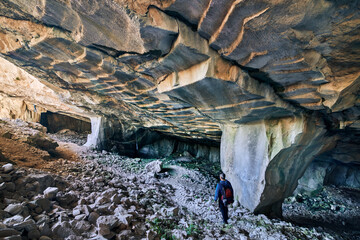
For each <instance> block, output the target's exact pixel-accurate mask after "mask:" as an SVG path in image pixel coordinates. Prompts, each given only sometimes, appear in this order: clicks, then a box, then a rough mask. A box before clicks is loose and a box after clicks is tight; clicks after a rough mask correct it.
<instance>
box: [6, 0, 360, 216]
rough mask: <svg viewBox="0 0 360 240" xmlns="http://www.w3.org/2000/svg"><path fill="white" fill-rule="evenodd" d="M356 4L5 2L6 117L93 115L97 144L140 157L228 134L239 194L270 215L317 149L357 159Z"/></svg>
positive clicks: (210, 151)
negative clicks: (351, 136) (348, 135)
mask: <svg viewBox="0 0 360 240" xmlns="http://www.w3.org/2000/svg"><path fill="white" fill-rule="evenodd" d="M359 5H360V3H359V1H312V0H308V1H260V0H253V1H250V0H246V1H239V0H205V1H200V0H194V1H187V0H167V1H160V0H141V1H128V0H97V1H78V0H66V1H64V0H45V1H36V0H33V1H25V0H4V1H1V2H0V61H1V62H0V77H1V81H0V90H1V91H0V99H1V103H0V107H1V109H0V115H1V116H2V117H10V118H22V119H25V120H32V121H38V120H39V118H40V115H41V112H46V111H52V112H62V113H66V114H67V115H69V116H72V117H74V118H78V119H84V118H86V119H91V122H92V133H91V135H90V136H89V139H88V143H87V145H88V146H92V147H97V148H100V149H107V150H116V151H119V152H122V153H125V154H130V155H136V154H137V153H138V152H139V151H142V153H144V152H147V153H149V154H150V152H151V153H159V151H160V150H161V147H162V146H163V144H162V143H161V140H163V139H164V135H166V136H167V138H168V139H169V142H167V143H166V144H165V142H163V143H164V144H165V145H167V146H169V148H173V149H177V148H175V147H174V146H173V141H174V140H173V139H178V140H181V141H179V143H186V142H188V143H193V144H195V145H196V144H202V145H207V146H201V147H196V148H195V147H194V149H197V150H194V151H193V152H192V155H194V156H195V155H199V156H210V155H211V156H213V157H211V158H212V159H219V157H218V156H219V154H216V153H214V151H215V150H214V148H215V149H216V148H217V147H219V144H220V143H221V154H220V158H221V163H222V168H223V170H224V171H225V172H226V173H228V175H229V176H230V179H231V180H232V181H233V182H234V183H235V185H236V186H237V189H238V193H237V195H238V197H239V200H240V202H241V203H242V204H244V205H246V206H247V207H248V208H250V209H253V210H254V211H259V212H269V211H270V210H269V209H273V208H274V206H276V205H277V204H278V202H281V201H282V199H283V198H284V197H285V196H286V195H289V194H291V193H292V191H293V190H294V189H295V188H296V185H297V181H298V179H299V178H300V177H301V176H302V175H303V173H304V172H305V169H306V168H307V166H308V165H309V164H310V163H311V161H312V160H313V159H314V158H315V157H316V156H317V155H319V154H322V153H323V152H328V154H331V156H332V157H333V158H334V159H342V160H344V161H347V162H353V161H354V159H358V158H357V157H356V156H358V155H359V151H358V148H352V149H353V150H352V151H353V153H352V154H351V157H345V156H344V155H345V154H344V151H343V149H345V148H347V146H349V145H351V144H352V143H351V141H352V140H351V139H346V138H345V137H344V134H343V131H345V130H346V129H348V128H351V129H352V131H354V132H355V133H356V132H358V131H359V126H360V121H359V116H360V108H359V95H360V94H359V93H360V90H359V89H360V70H359V69H360V59H359V57H358V56H359V55H360V47H359V40H358V39H359V37H360V32H359V28H358V26H359V23H360V22H359V21H360V11H359ZM329 130H331V131H329ZM334 131H338V132H336V133H334ZM334 139H335V140H334ZM341 139H343V141H342V140H341ZM334 142H336V143H337V148H336V149H335V150H332V149H331V148H332V146H333V143H334ZM351 146H352V145H351ZM192 150H193V149H192ZM328 150H329V151H328ZM161 151H162V150H161ZM161 151H160V152H161ZM196 151H198V152H201V153H199V154H198V153H196ZM165 152H166V151H165ZM169 152H170V150H169ZM324 154H325V153H324ZM160 155H161V154H160ZM327 156H329V155H327ZM354 156H355V157H354ZM209 158H210V157H209ZM355 161H356V160H355ZM291 166H292V167H291ZM244 184H245V185H246V187H244ZM249 200H251V201H252V202H251V203H250V202H249ZM275 208H276V207H275Z"/></svg>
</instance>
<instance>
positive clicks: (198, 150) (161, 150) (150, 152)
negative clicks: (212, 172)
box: [138, 137, 220, 164]
mask: <svg viewBox="0 0 360 240" xmlns="http://www.w3.org/2000/svg"><path fill="white" fill-rule="evenodd" d="M213 145H214V144H213ZM215 145H216V144H215ZM184 152H187V153H189V154H190V155H191V156H192V157H194V158H196V159H198V160H206V161H209V162H212V163H214V164H219V163H220V147H219V146H211V145H210V144H209V145H206V144H200V143H191V142H190V143H189V142H184V141H181V140H179V139H175V138H170V137H165V138H162V139H161V140H158V141H156V142H154V143H151V144H148V145H145V146H142V147H141V148H140V149H139V151H138V155H139V156H141V157H146V158H162V157H169V156H171V155H172V154H175V153H176V154H183V153H184Z"/></svg>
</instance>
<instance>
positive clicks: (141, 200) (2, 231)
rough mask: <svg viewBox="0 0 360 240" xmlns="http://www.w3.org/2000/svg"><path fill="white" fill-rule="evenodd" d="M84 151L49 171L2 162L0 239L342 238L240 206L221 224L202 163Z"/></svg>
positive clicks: (212, 185) (55, 161)
mask: <svg viewBox="0 0 360 240" xmlns="http://www.w3.org/2000/svg"><path fill="white" fill-rule="evenodd" d="M8 126H9V128H10V125H8ZM35 127H36V126H35ZM17 128H18V131H20V132H25V129H27V128H31V126H30V125H26V126H25V125H24V126H23V127H22V125H21V124H17ZM22 128H23V129H22ZM8 132H12V131H10V130H9V131H8ZM44 137H45V139H47V136H46V134H44ZM72 138H73V137H71V139H72ZM4 139H5V138H4V137H0V140H4ZM6 139H8V138H6ZM6 139H5V140H6ZM11 139H12V140H13V139H15V137H11ZM63 139H64V140H66V136H63ZM71 139H69V140H71ZM13 141H15V140H13ZM24 144H25V143H24ZM26 144H28V143H26ZM61 144H63V143H60V142H59V145H61ZM74 145H75V144H74ZM74 145H68V147H69V148H71V146H74ZM24 146H25V145H24ZM76 146H77V145H76ZM77 147H79V146H77ZM81 149H82V150H81V151H78V152H77V154H78V156H79V158H80V160H78V161H69V160H66V159H63V158H57V159H56V158H55V157H52V158H51V159H50V158H49V159H48V161H51V162H52V165H50V164H49V169H48V170H49V171H41V170H38V169H34V168H25V167H21V166H20V165H21V164H22V163H23V162H22V161H18V160H17V159H13V160H16V163H17V165H16V164H12V163H6V162H4V163H3V164H2V165H0V166H2V167H1V169H0V239H9V240H10V239H11V240H17V239H21V240H25V239H41V240H46V239H69V240H71V239H76V240H77V239H149V240H156V239H158V240H160V239H208V240H212V239H223V240H225V239H341V237H339V236H338V235H336V234H329V233H327V232H325V231H324V230H323V229H322V228H317V229H315V228H305V227H298V226H294V225H292V224H291V223H288V222H284V221H280V220H272V219H268V218H267V217H266V216H264V215H257V216H256V215H254V214H252V213H251V212H250V211H248V210H247V209H245V208H243V207H242V206H240V205H238V204H234V205H233V206H232V207H231V208H230V217H231V219H230V224H229V225H222V223H221V219H220V213H219V210H218V207H217V205H216V204H215V203H214V202H213V200H212V197H213V192H214V188H215V184H216V179H214V178H213V177H212V176H211V175H208V174H203V173H202V172H201V171H200V170H201V169H199V168H194V169H188V168H185V167H183V166H179V165H176V164H175V163H176V161H175V162H169V161H167V160H166V159H157V160H154V161H151V160H148V159H140V158H128V157H124V156H119V155H118V154H115V153H109V152H106V151H102V152H98V151H94V150H91V149H85V150H84V149H83V148H81ZM6 150H7V149H5V148H3V149H2V153H3V154H4V155H6V156H10V155H9V154H7V152H6ZM68 150H69V151H70V150H71V149H68ZM72 150H76V149H75V148H74V149H72ZM39 159H42V155H41V154H39ZM169 163H171V164H169ZM55 173H56V174H55Z"/></svg>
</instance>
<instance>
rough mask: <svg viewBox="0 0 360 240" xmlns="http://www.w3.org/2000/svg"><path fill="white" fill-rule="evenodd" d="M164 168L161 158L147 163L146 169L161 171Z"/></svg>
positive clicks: (150, 171) (148, 170)
mask: <svg viewBox="0 0 360 240" xmlns="http://www.w3.org/2000/svg"><path fill="white" fill-rule="evenodd" d="M161 170H162V162H161V161H160V160H156V161H152V162H150V163H148V164H146V165H145V171H146V172H148V173H159V172H161Z"/></svg>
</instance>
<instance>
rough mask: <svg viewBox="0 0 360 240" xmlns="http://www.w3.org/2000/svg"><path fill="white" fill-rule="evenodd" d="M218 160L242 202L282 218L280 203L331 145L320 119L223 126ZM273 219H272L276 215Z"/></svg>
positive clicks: (296, 119)
mask: <svg viewBox="0 0 360 240" xmlns="http://www.w3.org/2000/svg"><path fill="white" fill-rule="evenodd" d="M222 131H223V135H222V138H221V148H220V161H221V168H222V170H223V171H224V172H225V173H226V175H227V178H228V179H229V180H230V182H231V183H232V185H233V187H234V191H235V196H236V198H237V199H238V200H239V202H240V203H241V204H242V205H243V206H244V207H246V208H248V209H250V210H251V211H254V212H258V213H265V214H267V215H273V214H275V216H281V204H282V201H283V199H284V198H285V197H287V196H289V195H290V194H291V193H292V192H293V191H294V189H295V188H296V186H297V181H298V179H299V178H300V177H301V176H302V175H303V174H304V171H305V169H306V168H307V166H308V165H309V164H310V163H311V161H312V160H313V159H314V157H315V156H316V155H318V154H320V153H322V152H323V151H325V150H328V149H330V148H331V147H333V146H332V143H333V141H331V137H328V136H327V135H326V132H327V131H326V129H325V126H324V124H323V122H322V121H320V120H319V118H316V117H313V116H312V117H307V118H305V117H294V118H284V119H278V120H268V121H261V122H257V123H252V124H232V125H230V124H228V125H223V126H222ZM273 216H274V215H273Z"/></svg>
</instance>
